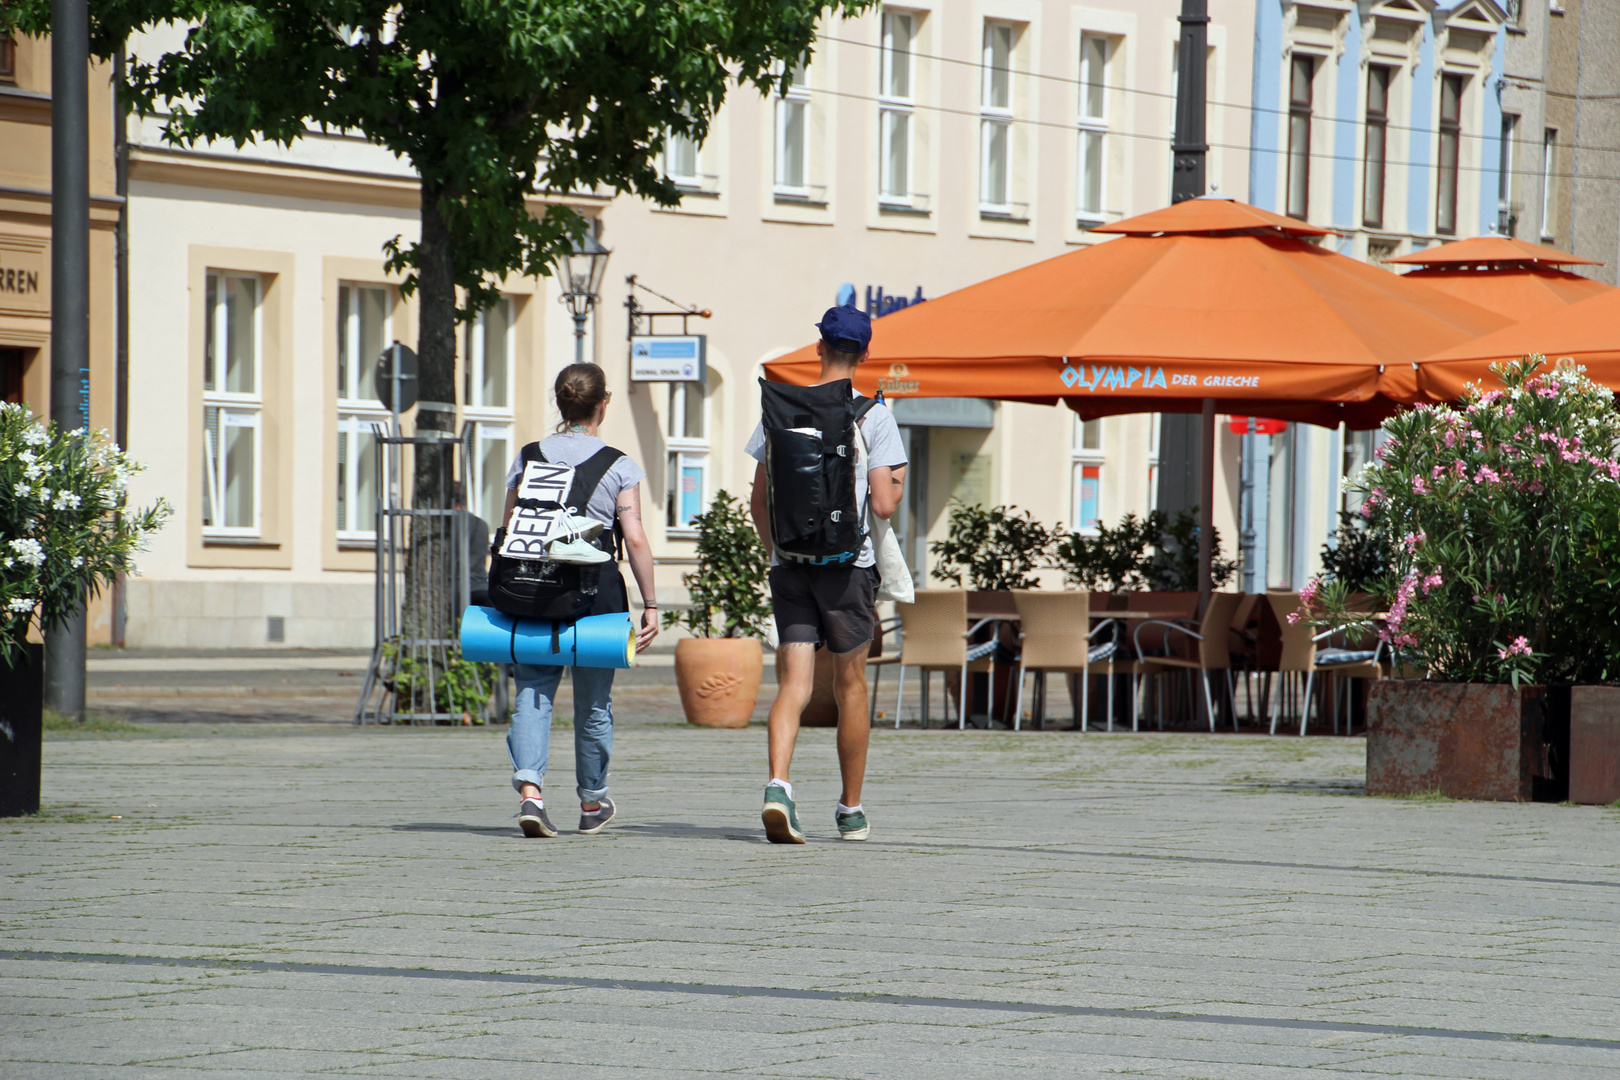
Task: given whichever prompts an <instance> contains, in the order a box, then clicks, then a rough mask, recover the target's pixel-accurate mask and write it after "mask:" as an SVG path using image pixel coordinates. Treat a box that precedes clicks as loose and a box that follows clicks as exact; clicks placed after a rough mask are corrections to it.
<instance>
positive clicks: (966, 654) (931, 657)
mask: <svg viewBox="0 0 1620 1080" xmlns="http://www.w3.org/2000/svg"><path fill="white" fill-rule="evenodd" d="M894 609H895V611H896V612H897V613H898V614H899V618H900V661H899V663H900V674H901V678H902V679H903V678H904V677H905V671H906V668H908V667H914V668H916V669H918V671H919V673H920V674H921V675H922V726H923V727H927V726H928V681H929V680H928V677H929V676H930V675H932V674H933V673H934V672H936V671H937V672H940V673H941V674H943V675H944V676H945V677H947V678H949V677H950V676H951V675H952V674H959V676H960V679H961V684H960V688H959V691H958V695H957V718H956V726H957V728H958V729H961V730H965V729H966V728H967V715H968V676H969V675H970V674H974V673H977V672H981V671H983V672H988V673H989V675H990V701H991V702H992V703H993V702H994V701H995V700H996V672H995V667H994V653H995V650H996V642H995V639H994V637H992V638H991V640H989V641H981V642H973V641H972V640H971V639H972V637H973V635H974V634H976V633H978V632H979V631H980V630H982V629H984V627H986V626H987V625H989V624H991V623H994V622H996V621H997V620H996V619H993V618H986V619H980V620H979V621H978V622H976V623H974V624H973V625H972V626H968V627H967V629H966V630H964V629H963V627H964V626H967V593H966V592H965V591H963V590H961V589H918V590H917V593H916V599H915V602H913V603H910V604H900V603H897V604H895V605H894ZM903 687H904V683H902V688H903ZM993 712H994V706H993V705H992V713H993ZM894 726H895V727H899V726H900V707H899V704H898V701H897V702H896V705H895V710H894Z"/></svg>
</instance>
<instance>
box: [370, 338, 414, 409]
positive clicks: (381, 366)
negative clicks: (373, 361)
mask: <svg viewBox="0 0 1620 1080" xmlns="http://www.w3.org/2000/svg"><path fill="white" fill-rule="evenodd" d="M396 370H397V371H398V374H399V402H398V404H395V402H394V376H395V372H396ZM420 392H421V386H420V380H419V379H418V378H417V372H416V353H415V352H414V351H412V349H411V347H410V346H409V345H401V344H400V343H399V342H397V341H396V342H394V343H393V344H392V345H390V346H388V348H386V349H384V350H383V351H382V355H381V356H379V357H377V398H378V400H380V401H381V402H382V403H383V404H384V405H385V406H387V407H388V409H389V410H391V411H393V412H404V411H406V410H407V409H409V408H410V407H411V406H412V405H415V404H416V398H417V395H418V394H419V393H420Z"/></svg>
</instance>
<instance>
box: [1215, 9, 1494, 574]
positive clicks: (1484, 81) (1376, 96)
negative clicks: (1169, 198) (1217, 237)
mask: <svg viewBox="0 0 1620 1080" xmlns="http://www.w3.org/2000/svg"><path fill="white" fill-rule="evenodd" d="M1505 24H1506V14H1505V12H1504V10H1503V8H1502V7H1500V6H1498V5H1497V4H1496V3H1495V0H1311V2H1309V3H1302V2H1295V0H1257V8H1256V12H1255V32H1254V43H1255V52H1254V65H1253V80H1254V83H1253V85H1254V90H1253V108H1252V110H1251V112H1250V146H1251V148H1252V153H1251V154H1250V157H1249V198H1250V201H1251V202H1253V203H1254V204H1255V205H1257V206H1261V207H1264V208H1265V209H1268V210H1273V211H1276V212H1277V213H1282V214H1288V215H1290V216H1292V217H1297V218H1301V219H1303V220H1306V221H1309V222H1311V223H1312V224H1315V225H1323V226H1326V227H1328V228H1331V229H1333V230H1335V231H1336V232H1338V233H1339V234H1341V235H1339V236H1337V237H1334V236H1329V237H1326V238H1324V240H1323V243H1324V244H1329V245H1333V246H1334V247H1336V249H1337V250H1339V251H1340V252H1342V253H1343V254H1346V255H1351V256H1354V257H1356V258H1360V259H1366V260H1369V261H1371V262H1382V261H1383V260H1384V259H1387V258H1389V257H1391V256H1393V255H1402V254H1406V253H1407V252H1410V251H1413V250H1417V249H1421V248H1426V247H1430V246H1433V245H1435V244H1438V243H1444V242H1446V241H1449V240H1457V239H1462V238H1464V237H1469V236H1478V235H1480V234H1482V233H1488V232H1491V231H1493V230H1495V229H1496V227H1497V223H1498V219H1499V214H1501V213H1502V212H1503V210H1502V206H1501V203H1502V195H1501V192H1502V190H1503V186H1502V184H1501V177H1502V165H1503V160H1504V158H1503V154H1502V146H1503V133H1504V130H1507V129H1505V128H1504V124H1503V117H1502V107H1501V98H1500V94H1501V91H1502V86H1503V75H1504V55H1505V49H1506V39H1507V28H1506V25H1505ZM1374 437H1375V436H1374V433H1372V432H1349V431H1326V430H1323V429H1320V428H1313V427H1309V426H1302V425H1291V426H1290V427H1289V429H1288V430H1286V431H1284V432H1282V433H1281V434H1277V435H1270V436H1259V435H1256V436H1248V437H1246V438H1245V440H1244V442H1245V443H1246V445H1245V447H1244V458H1245V461H1244V470H1243V472H1244V476H1245V486H1246V487H1247V486H1248V485H1250V484H1252V488H1250V489H1249V490H1246V491H1245V493H1244V498H1243V500H1242V501H1243V505H1244V512H1243V514H1242V518H1243V525H1242V533H1243V547H1244V550H1245V555H1246V558H1245V563H1244V565H1245V573H1244V581H1243V587H1244V588H1245V590H1246V591H1247V590H1262V589H1265V588H1268V587H1271V588H1277V587H1286V588H1293V589H1298V588H1299V587H1300V586H1301V585H1302V584H1303V583H1304V582H1305V580H1306V579H1307V578H1308V577H1309V576H1310V575H1311V574H1313V573H1315V572H1316V571H1317V570H1319V569H1320V565H1321V560H1320V551H1321V548H1322V545H1323V543H1324V542H1326V541H1327V540H1328V538H1329V536H1330V534H1331V532H1332V531H1333V530H1334V529H1335V528H1336V527H1337V525H1338V520H1339V514H1340V513H1341V512H1342V511H1345V510H1353V509H1355V506H1354V503H1355V498H1354V496H1353V495H1352V494H1350V493H1349V492H1348V490H1347V487H1346V485H1345V478H1346V477H1350V476H1353V475H1354V474H1355V472H1356V471H1357V470H1359V468H1360V467H1361V465H1362V464H1363V463H1364V462H1365V461H1366V460H1367V458H1368V457H1369V456H1370V454H1371V451H1372V447H1373V443H1374Z"/></svg>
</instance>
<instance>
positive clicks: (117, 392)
mask: <svg viewBox="0 0 1620 1080" xmlns="http://www.w3.org/2000/svg"><path fill="white" fill-rule="evenodd" d="M125 63H126V57H125V50H124V49H123V48H120V49H119V50H118V57H117V59H115V60H114V61H113V154H114V166H115V168H116V170H117V172H116V181H115V183H116V185H117V192H118V226H117V228H116V230H115V231H114V233H113V237H114V239H113V246H114V255H113V267H114V269H113V274H114V279H115V288H116V291H117V300H116V303H117V312H116V315H115V316H114V318H115V319H116V323H115V326H114V330H113V333H114V344H113V439H114V440H115V441H116V442H117V443H118V448H119V449H120V450H128V449H129V123H128V118H127V117H126V116H125V115H124V99H123V94H122V93H121V91H122V90H123V88H124V65H125ZM128 624H129V608H128V607H127V606H126V601H125V598H124V575H123V574H119V575H118V576H117V577H116V578H114V579H113V583H112V644H113V648H115V649H122V648H123V647H124V628H125V627H126V626H127V625H128Z"/></svg>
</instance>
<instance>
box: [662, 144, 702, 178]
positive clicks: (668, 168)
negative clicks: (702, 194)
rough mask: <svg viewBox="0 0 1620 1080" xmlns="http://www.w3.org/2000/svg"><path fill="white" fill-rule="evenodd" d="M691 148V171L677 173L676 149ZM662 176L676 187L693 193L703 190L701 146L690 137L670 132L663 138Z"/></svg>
mask: <svg viewBox="0 0 1620 1080" xmlns="http://www.w3.org/2000/svg"><path fill="white" fill-rule="evenodd" d="M683 144H684V145H688V146H690V147H691V148H692V171H691V172H690V173H682V172H677V171H676V167H675V161H676V148H677V147H678V146H680V145H683ZM664 175H665V176H667V177H668V178H669V180H670V182H671V183H673V184H674V185H675V186H676V187H680V188H690V189H692V190H694V191H697V190H701V189H702V188H703V146H702V144H701V143H699V142H698V141H697V140H696V139H694V138H692V137H691V136H690V135H682V134H680V133H679V132H675V131H671V132H669V133H668V134H667V135H666V136H665V137H664Z"/></svg>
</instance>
